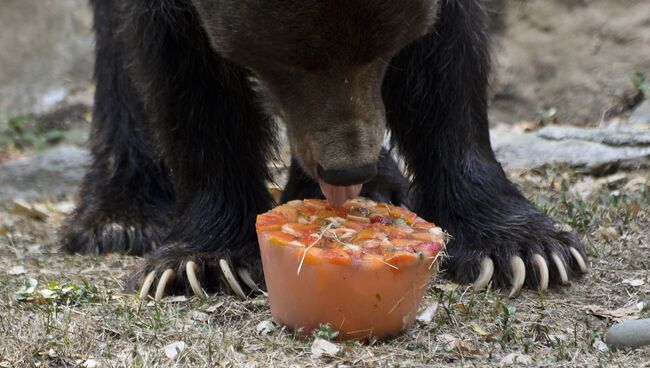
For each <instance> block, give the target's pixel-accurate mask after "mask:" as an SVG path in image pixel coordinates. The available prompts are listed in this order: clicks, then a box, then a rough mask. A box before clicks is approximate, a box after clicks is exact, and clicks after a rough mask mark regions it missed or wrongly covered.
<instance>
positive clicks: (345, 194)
mask: <svg viewBox="0 0 650 368" xmlns="http://www.w3.org/2000/svg"><path fill="white" fill-rule="evenodd" d="M318 182H319V184H320V190H321V191H322V192H323V194H324V195H325V198H327V201H328V202H329V204H330V205H332V206H333V207H340V206H342V205H343V203H345V202H346V201H347V200H348V199H354V198H356V197H358V196H359V193H361V187H362V186H363V184H357V185H350V186H346V187H338V186H336V185H332V184H327V183H326V182H324V181H323V180H322V179H321V180H319V181H318Z"/></svg>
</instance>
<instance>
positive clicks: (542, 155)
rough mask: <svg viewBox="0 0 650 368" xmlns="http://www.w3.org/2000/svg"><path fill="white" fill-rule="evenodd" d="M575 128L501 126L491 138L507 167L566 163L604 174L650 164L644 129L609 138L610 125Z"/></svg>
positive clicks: (499, 156) (491, 134)
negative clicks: (524, 128)
mask: <svg viewBox="0 0 650 368" xmlns="http://www.w3.org/2000/svg"><path fill="white" fill-rule="evenodd" d="M573 128H574V127H567V128H566V129H559V130H557V129H546V130H544V129H543V130H540V131H537V132H520V131H517V130H515V129H513V128H511V127H508V126H505V125H499V126H497V127H495V128H493V129H492V130H491V131H490V138H491V140H492V147H493V148H494V151H495V153H496V156H497V159H498V160H499V161H500V162H501V164H502V165H503V166H504V168H506V169H515V170H517V169H533V168H540V167H543V166H546V165H551V164H566V165H568V166H570V167H573V168H576V169H581V170H582V171H585V172H587V173H591V174H599V175H600V174H603V173H606V172H607V171H611V170H612V169H615V168H618V167H625V166H629V167H633V168H638V167H645V166H648V165H650V141H646V139H649V138H647V136H646V135H645V130H643V129H636V130H635V131H636V132H637V133H636V134H631V133H628V132H624V131H621V134H620V135H618V136H617V137H614V138H611V137H610V138H606V137H605V136H606V135H607V132H609V130H608V128H604V130H603V129H599V128H591V129H589V130H587V128H579V129H580V130H577V129H573ZM540 132H541V133H540ZM648 134H650V133H648ZM623 137H625V138H626V139H629V142H625V139H623ZM605 142H608V143H616V145H612V144H606V143H605ZM642 142H648V143H647V144H644V143H642Z"/></svg>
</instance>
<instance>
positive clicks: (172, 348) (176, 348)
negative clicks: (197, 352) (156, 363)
mask: <svg viewBox="0 0 650 368" xmlns="http://www.w3.org/2000/svg"><path fill="white" fill-rule="evenodd" d="M185 347H186V346H185V342H183V341H176V342H172V343H171V344H169V345H165V347H164V348H163V350H164V351H165V356H167V358H169V359H171V360H175V359H176V358H178V356H179V355H180V353H182V352H183V350H185Z"/></svg>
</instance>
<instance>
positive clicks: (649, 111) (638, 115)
mask: <svg viewBox="0 0 650 368" xmlns="http://www.w3.org/2000/svg"><path fill="white" fill-rule="evenodd" d="M629 121H630V124H632V125H640V126H647V127H650V100H645V101H643V103H641V104H640V105H639V106H637V108H636V109H634V111H633V112H632V115H630V120H629Z"/></svg>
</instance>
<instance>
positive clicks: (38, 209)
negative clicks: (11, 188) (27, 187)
mask: <svg viewBox="0 0 650 368" xmlns="http://www.w3.org/2000/svg"><path fill="white" fill-rule="evenodd" d="M13 212H14V213H16V214H18V215H23V216H27V217H31V218H33V219H37V220H43V219H46V218H48V217H49V216H50V211H48V209H47V207H45V206H43V205H42V204H38V203H35V204H30V203H28V202H26V201H24V200H22V199H14V201H13Z"/></svg>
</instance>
